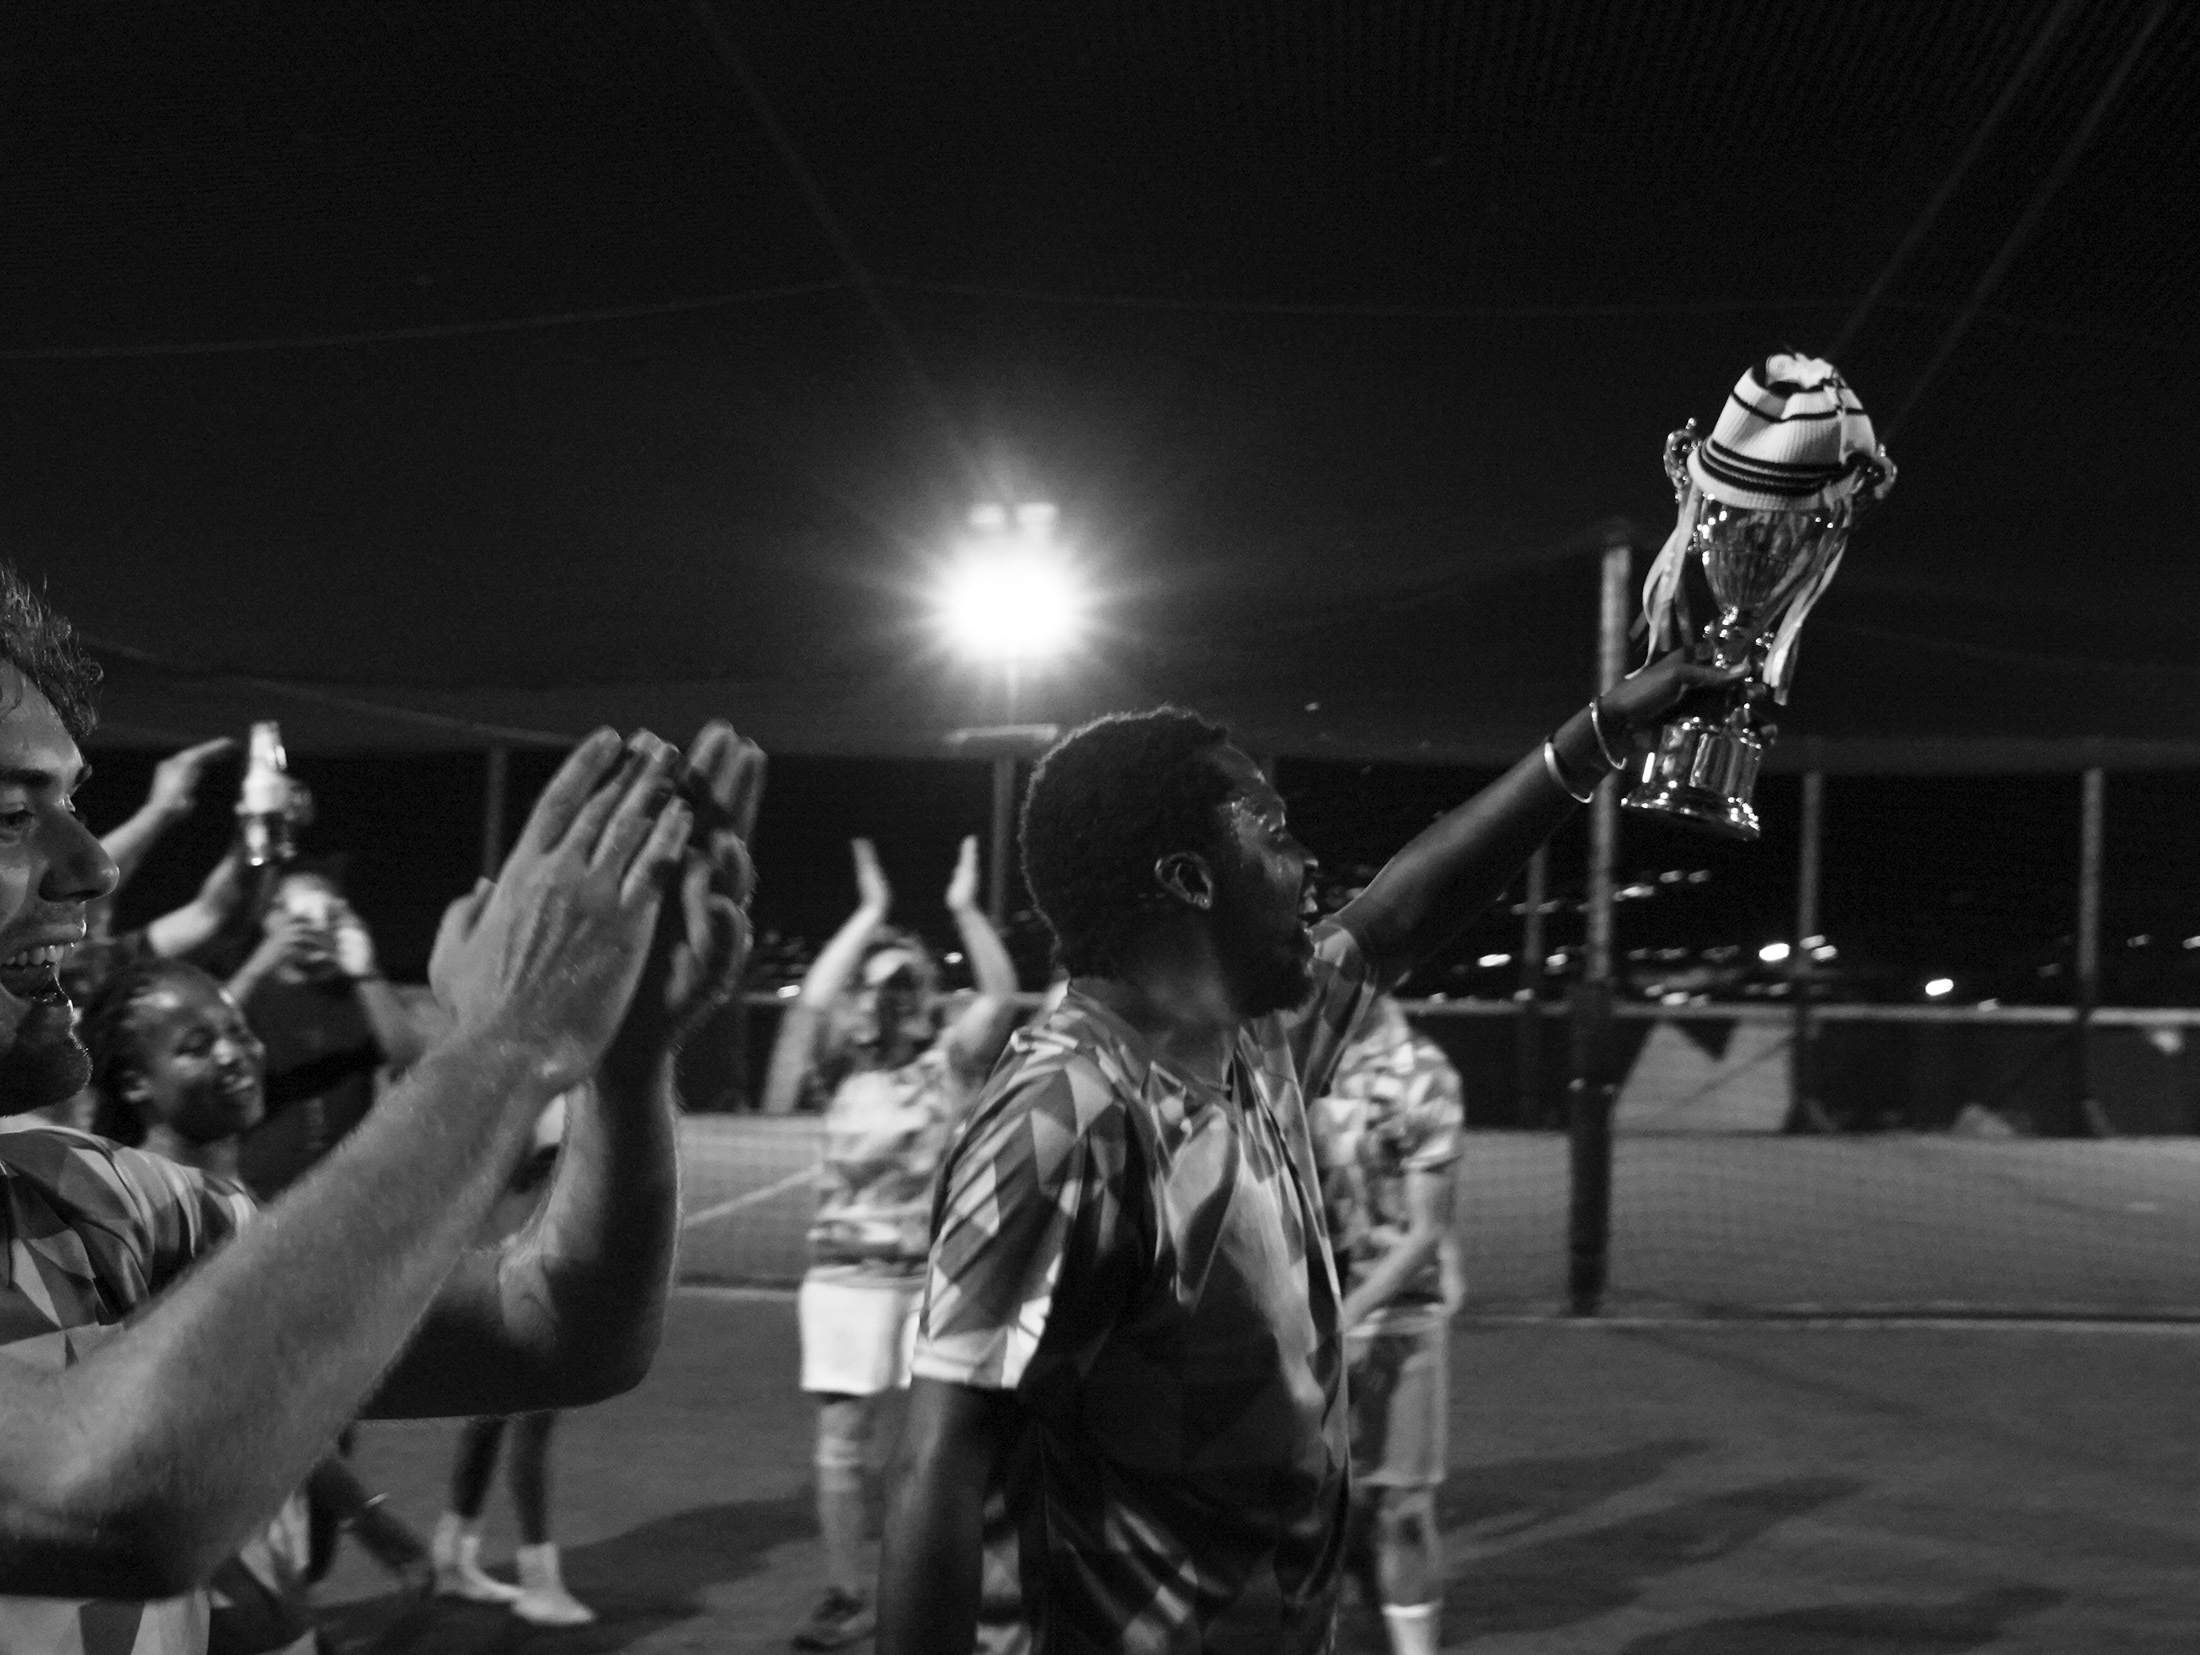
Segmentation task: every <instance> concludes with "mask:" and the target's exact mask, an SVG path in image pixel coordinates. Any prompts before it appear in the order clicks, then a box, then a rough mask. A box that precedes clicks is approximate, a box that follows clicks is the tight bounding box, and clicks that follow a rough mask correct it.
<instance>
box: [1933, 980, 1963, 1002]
mask: <svg viewBox="0 0 2200 1655" xmlns="http://www.w3.org/2000/svg"><path fill="white" fill-rule="evenodd" d="M1955 991H1956V980H1955V979H1954V978H1953V977H1935V978H1933V979H1932V981H1930V982H1928V983H1927V984H1926V985H1925V995H1926V998H1927V999H1931V1000H1939V999H1944V998H1946V997H1947V996H1948V995H1951V994H1953V993H1955Z"/></svg>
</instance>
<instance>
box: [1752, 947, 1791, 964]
mask: <svg viewBox="0 0 2200 1655" xmlns="http://www.w3.org/2000/svg"><path fill="white" fill-rule="evenodd" d="M1787 957H1788V945H1787V944H1786V943H1784V942H1768V943H1766V944H1765V945H1764V947H1762V948H1760V949H1758V950H1757V958H1759V959H1760V960H1762V961H1764V962H1765V964H1767V965H1778V964H1779V963H1780V962H1781V961H1782V960H1784V959H1786V958H1787Z"/></svg>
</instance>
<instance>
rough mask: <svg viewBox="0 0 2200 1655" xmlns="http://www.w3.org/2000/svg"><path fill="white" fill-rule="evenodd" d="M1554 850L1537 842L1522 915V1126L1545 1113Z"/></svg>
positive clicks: (1518, 1054) (1519, 994) (1538, 1123)
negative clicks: (1547, 911) (1548, 908)
mask: <svg viewBox="0 0 2200 1655" xmlns="http://www.w3.org/2000/svg"><path fill="white" fill-rule="evenodd" d="M1550 891H1551V851H1550V847H1549V846H1548V845H1538V846H1536V848H1535V854H1534V855H1533V856H1531V857H1529V858H1528V896H1527V901H1526V902H1525V903H1524V904H1523V905H1522V907H1523V912H1522V914H1521V916H1520V987H1519V989H1518V990H1517V991H1516V992H1515V994H1514V995H1513V998H1514V1000H1515V1001H1516V1002H1518V1004H1519V1006H1520V1025H1519V1030H1518V1033H1517V1035H1516V1037H1515V1039H1516V1047H1515V1055H1516V1058H1517V1072H1518V1075H1519V1079H1520V1106H1519V1116H1518V1118H1519V1121H1520V1124H1521V1125H1522V1126H1541V1125H1543V1124H1544V1118H1545V1117H1544V1114H1543V993H1542V990H1543V953H1544V946H1545V945H1544V940H1543V904H1544V903H1545V902H1547V901H1549V900H1550Z"/></svg>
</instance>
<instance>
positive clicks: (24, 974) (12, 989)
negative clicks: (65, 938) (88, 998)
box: [0, 944, 69, 1002]
mask: <svg viewBox="0 0 2200 1655" xmlns="http://www.w3.org/2000/svg"><path fill="white" fill-rule="evenodd" d="M68 952H69V951H68V949H67V948H65V947H63V946H61V945H60V944H50V945H48V946H47V947H44V948H26V949H24V950H23V951H22V952H21V953H19V954H10V955H9V956H8V957H7V958H6V959H4V960H0V988H4V989H6V990H7V991H8V993H10V994H12V995H13V996H15V998H16V999H18V1000H47V1001H54V1000H58V1001H63V1002H66V1000H67V998H68V996H67V995H65V994H63V993H62V991H61V976H60V970H61V962H62V960H63V959H65V958H66V957H67V956H68Z"/></svg>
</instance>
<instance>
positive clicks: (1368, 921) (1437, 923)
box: [1338, 712, 1605, 981]
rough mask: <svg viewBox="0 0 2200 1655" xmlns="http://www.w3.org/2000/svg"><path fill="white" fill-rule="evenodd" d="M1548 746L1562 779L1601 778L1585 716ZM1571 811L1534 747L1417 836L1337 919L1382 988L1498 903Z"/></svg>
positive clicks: (1570, 721)
mask: <svg viewBox="0 0 2200 1655" xmlns="http://www.w3.org/2000/svg"><path fill="white" fill-rule="evenodd" d="M1553 739H1554V741H1555V743H1556V745H1557V747H1558V750H1559V759H1560V762H1561V763H1562V764H1563V765H1564V767H1565V770H1566V773H1567V774H1568V775H1569V776H1570V777H1572V778H1575V779H1576V781H1577V782H1578V781H1582V780H1587V779H1590V778H1594V777H1599V776H1602V775H1604V774H1605V767H1604V764H1603V761H1602V760H1601V759H1599V758H1597V757H1595V742H1596V735H1595V732H1594V731H1593V730H1592V729H1591V728H1590V726H1589V718H1588V714H1587V713H1586V712H1580V713H1576V714H1575V715H1574V716H1573V717H1572V718H1570V719H1568V720H1567V721H1566V722H1565V723H1564V724H1562V725H1560V726H1559V728H1558V730H1557V732H1556V733H1555V735H1554V738H1553ZM1575 808H1576V801H1575V800H1574V799H1573V798H1571V797H1569V796H1568V795H1567V794H1566V793H1565V791H1564V790H1562V789H1561V788H1560V787H1559V786H1558V785H1557V783H1555V782H1554V781H1552V779H1551V777H1550V774H1549V773H1548V771H1546V769H1545V768H1544V765H1543V757H1542V749H1541V746H1540V745H1538V747H1537V750H1536V751H1535V752H1533V753H1530V754H1529V755H1528V756H1527V757H1526V758H1524V759H1522V760H1521V761H1520V762H1519V763H1518V764H1516V765H1514V766H1513V767H1512V768H1511V769H1510V770H1508V771H1506V772H1505V773H1504V775H1502V776H1500V777H1498V779H1497V780H1496V781H1494V782H1492V783H1490V785H1489V786H1487V787H1485V788H1484V789H1483V790H1482V791H1481V792H1479V793H1477V794H1476V795H1475V796H1474V797H1473V798H1471V799H1469V800H1468V801H1467V802H1466V803H1465V804H1463V805H1461V806H1459V807H1458V808H1457V809H1456V810H1453V811H1450V812H1448V813H1447V814H1445V815H1444V816H1442V817H1440V818H1439V819H1438V820H1437V821H1436V822H1435V823H1434V824H1433V825H1431V826H1430V827H1428V828H1427V829H1425V830H1423V831H1422V832H1421V833H1420V834H1419V835H1418V836H1417V837H1416V838H1415V839H1414V840H1413V841H1412V843H1410V844H1408V845H1407V846H1406V847H1405V849H1403V850H1401V851H1400V852H1399V853H1398V854H1397V855H1396V856H1394V857H1392V858H1391V859H1390V862H1389V863H1388V865H1387V866H1385V867H1384V869H1383V871H1382V872H1381V873H1379V874H1377V875H1376V876H1375V879H1374V881H1373V883H1371V884H1370V885H1369V886H1368V888H1367V889H1366V890H1365V891H1364V892H1362V893H1361V894H1360V895H1359V896H1358V897H1357V898H1355V899H1354V900H1353V901H1352V902H1351V903H1349V904H1347V905H1346V907H1345V909H1344V911H1343V912H1342V913H1341V914H1340V915H1339V916H1338V917H1339V918H1340V919H1341V920H1342V921H1343V922H1344V923H1345V924H1346V925H1347V926H1349V927H1350V928H1351V930H1352V933H1353V935H1355V936H1356V937H1358V938H1359V940H1360V944H1361V946H1362V947H1363V948H1364V949H1365V950H1366V951H1367V954H1368V957H1369V958H1370V959H1371V960H1372V961H1373V962H1374V964H1375V966H1376V968H1377V970H1378V971H1379V972H1380V973H1381V974H1382V976H1383V977H1384V979H1385V980H1386V981H1395V980H1396V978H1397V977H1398V976H1399V975H1401V974H1403V973H1404V972H1405V971H1406V970H1407V969H1408V968H1409V967H1411V966H1412V965H1414V964H1415V963H1416V962H1417V961H1419V960H1422V959H1425V958H1426V957H1427V956H1428V955H1429V954H1430V953H1432V952H1434V951H1435V950H1436V949H1437V948H1438V947H1440V946H1442V944H1443V943H1444V942H1445V940H1446V939H1447V938H1449V937H1450V936H1451V935H1452V934H1453V933H1454V932H1456V931H1457V930H1458V929H1459V928H1460V927H1461V926H1463V925H1465V924H1466V923H1467V922H1468V921H1469V920H1471V919H1473V918H1474V917H1475V916H1476V915H1477V914H1479V913H1480V912H1481V911H1482V910H1483V909H1485V908H1487V907H1488V906H1489V905H1490V904H1491V903H1492V902H1494V901H1496V900H1497V898H1498V897H1499V896H1501V895H1503V894H1504V890H1505V887H1506V886H1507V885H1508V884H1510V883H1511V882H1512V878H1513V875H1514V874H1516V873H1517V872H1518V871H1519V870H1520V867H1521V865H1522V864H1523V863H1525V862H1526V861H1527V859H1528V858H1529V856H1531V855H1532V854H1534V851H1535V848H1536V847H1537V846H1538V845H1540V844H1542V843H1543V841H1544V840H1546V839H1548V838H1549V837H1550V836H1551V833H1552V831H1553V830H1554V829H1556V828H1557V826H1558V825H1559V824H1560V823H1561V822H1563V821H1564V820H1565V819H1566V818H1567V817H1568V816H1569V815H1571V814H1572V813H1573V811H1574V809H1575Z"/></svg>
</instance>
